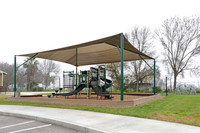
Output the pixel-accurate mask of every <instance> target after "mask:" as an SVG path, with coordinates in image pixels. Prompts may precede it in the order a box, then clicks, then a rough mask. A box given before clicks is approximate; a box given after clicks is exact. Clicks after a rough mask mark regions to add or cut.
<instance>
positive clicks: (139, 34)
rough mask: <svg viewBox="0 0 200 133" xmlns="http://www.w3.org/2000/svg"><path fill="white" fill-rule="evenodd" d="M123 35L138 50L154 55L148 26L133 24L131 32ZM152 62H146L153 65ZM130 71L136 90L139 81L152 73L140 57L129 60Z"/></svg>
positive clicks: (151, 36)
mask: <svg viewBox="0 0 200 133" xmlns="http://www.w3.org/2000/svg"><path fill="white" fill-rule="evenodd" d="M125 36H126V38H127V39H128V40H129V42H130V43H131V44H132V45H133V46H134V47H135V48H137V49H138V50H139V51H141V52H143V53H145V54H147V55H149V56H152V55H154V56H155V52H154V47H153V44H152V38H153V35H152V33H151V32H150V30H149V29H148V28H146V27H144V28H139V27H138V26H135V27H134V29H133V30H132V31H131V33H130V34H125ZM152 63H153V62H152V61H148V64H150V65H151V66H153V64H152ZM130 71H131V75H130V77H131V78H132V80H135V81H136V91H137V92H138V90H139V83H142V82H143V80H144V79H145V78H147V77H148V76H151V75H153V70H152V69H151V68H150V67H149V66H148V65H146V63H145V62H144V61H143V60H142V58H141V60H139V61H133V62H131V65H130Z"/></svg>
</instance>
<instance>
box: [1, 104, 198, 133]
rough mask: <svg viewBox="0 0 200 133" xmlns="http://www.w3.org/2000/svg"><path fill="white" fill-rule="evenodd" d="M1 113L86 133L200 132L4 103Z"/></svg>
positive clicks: (175, 125) (159, 123)
mask: <svg viewBox="0 0 200 133" xmlns="http://www.w3.org/2000/svg"><path fill="white" fill-rule="evenodd" d="M0 115H7V116H15V117H23V118H28V119H33V120H38V121H42V122H47V123H52V124H57V125H61V126H64V127H67V128H71V129H75V130H77V131H79V132H80V131H81V132H83V133H199V132H200V127H195V126H189V125H184V124H178V123H171V122H164V121H158V120H150V119H144V118H136V117H128V116H120V115H113V114H105V113H96V112H89V111H79V110H72V109H56V108H46V107H33V106H16V105H0Z"/></svg>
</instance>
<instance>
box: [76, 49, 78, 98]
mask: <svg viewBox="0 0 200 133" xmlns="http://www.w3.org/2000/svg"><path fill="white" fill-rule="evenodd" d="M77 50H78V49H77V48H76V88H77V77H78V73H77V72H78V70H77V60H78V57H77ZM76 98H77V93H76Z"/></svg>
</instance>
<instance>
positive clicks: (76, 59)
mask: <svg viewBox="0 0 200 133" xmlns="http://www.w3.org/2000/svg"><path fill="white" fill-rule="evenodd" d="M120 35H121V34H117V35H113V36H109V37H106V38H102V39H98V40H95V41H91V42H86V43H82V44H78V45H73V46H69V47H64V48H59V49H54V50H49V51H44V52H36V53H31V54H23V55H19V56H28V57H35V58H43V59H49V60H55V61H60V62H64V63H69V64H72V65H75V66H82V65H92V64H103V63H114V62H120V60H121V58H120V52H119V51H120ZM123 37H124V36H123ZM142 58H143V59H153V58H151V57H149V56H147V55H145V54H144V53H142V52H140V51H139V50H137V49H136V48H135V47H133V45H131V44H130V42H129V41H128V40H127V39H126V38H125V37H124V61H133V60H141V59H142Z"/></svg>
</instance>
